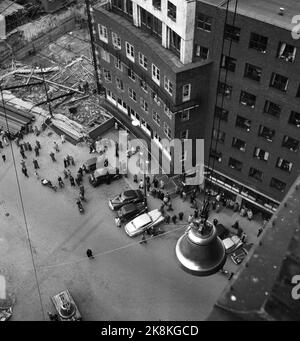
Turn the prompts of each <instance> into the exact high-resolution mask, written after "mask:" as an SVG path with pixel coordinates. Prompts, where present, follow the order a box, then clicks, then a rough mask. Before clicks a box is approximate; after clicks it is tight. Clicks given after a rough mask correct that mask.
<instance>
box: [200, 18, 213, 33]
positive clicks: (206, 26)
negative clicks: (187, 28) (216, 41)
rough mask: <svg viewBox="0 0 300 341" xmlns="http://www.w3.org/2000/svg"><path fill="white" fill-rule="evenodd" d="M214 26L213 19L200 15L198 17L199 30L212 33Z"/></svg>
mask: <svg viewBox="0 0 300 341" xmlns="http://www.w3.org/2000/svg"><path fill="white" fill-rule="evenodd" d="M211 24H212V17H209V16H207V15H205V14H202V13H199V14H198V17H197V28H199V29H201V30H204V31H207V32H210V31H211Z"/></svg>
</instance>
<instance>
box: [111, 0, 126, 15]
mask: <svg viewBox="0 0 300 341" xmlns="http://www.w3.org/2000/svg"><path fill="white" fill-rule="evenodd" d="M112 5H113V7H116V8H117V9H119V10H121V11H122V12H123V11H124V7H123V5H124V0H113V1H112Z"/></svg>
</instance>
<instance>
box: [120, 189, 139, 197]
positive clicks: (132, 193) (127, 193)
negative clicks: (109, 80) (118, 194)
mask: <svg viewBox="0 0 300 341" xmlns="http://www.w3.org/2000/svg"><path fill="white" fill-rule="evenodd" d="M122 194H123V196H124V197H126V198H135V197H136V196H137V195H138V194H137V191H136V190H134V189H129V190H128V191H124V192H123V193H122Z"/></svg>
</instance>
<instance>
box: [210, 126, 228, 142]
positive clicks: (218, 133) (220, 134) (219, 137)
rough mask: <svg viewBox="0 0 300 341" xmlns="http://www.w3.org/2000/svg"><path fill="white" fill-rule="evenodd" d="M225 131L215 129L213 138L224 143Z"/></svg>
mask: <svg viewBox="0 0 300 341" xmlns="http://www.w3.org/2000/svg"><path fill="white" fill-rule="evenodd" d="M225 135H226V134H225V133H224V131H221V130H219V131H218V130H217V129H214V131H213V138H214V139H215V140H218V142H221V143H224V142H225Z"/></svg>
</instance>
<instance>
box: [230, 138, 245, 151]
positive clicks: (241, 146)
mask: <svg viewBox="0 0 300 341" xmlns="http://www.w3.org/2000/svg"><path fill="white" fill-rule="evenodd" d="M232 147H233V148H236V149H238V150H240V151H241V152H245V151H246V142H245V141H243V140H240V139H238V138H237V137H234V138H233V139H232Z"/></svg>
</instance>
